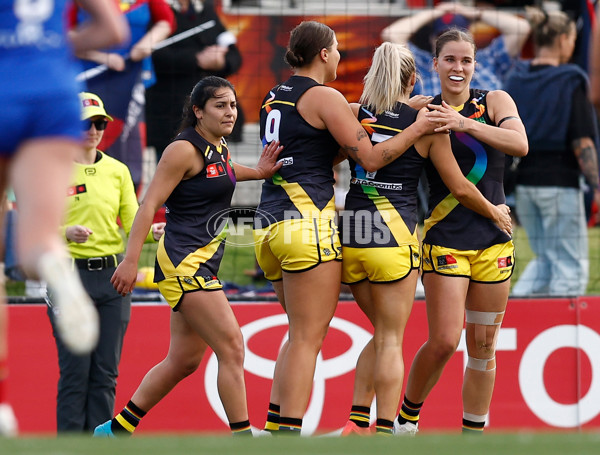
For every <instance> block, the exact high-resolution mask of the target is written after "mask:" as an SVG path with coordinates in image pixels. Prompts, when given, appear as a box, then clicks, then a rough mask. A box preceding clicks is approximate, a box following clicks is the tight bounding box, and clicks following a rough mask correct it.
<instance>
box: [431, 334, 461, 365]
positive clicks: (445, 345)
mask: <svg viewBox="0 0 600 455" xmlns="http://www.w3.org/2000/svg"><path fill="white" fill-rule="evenodd" d="M459 341H460V339H455V338H454V337H438V338H436V339H435V340H434V341H433V343H432V348H433V349H432V353H433V356H434V357H435V360H436V362H438V363H445V362H447V361H448V360H449V359H450V357H452V356H453V355H454V353H455V352H456V349H457V348H458V342H459Z"/></svg>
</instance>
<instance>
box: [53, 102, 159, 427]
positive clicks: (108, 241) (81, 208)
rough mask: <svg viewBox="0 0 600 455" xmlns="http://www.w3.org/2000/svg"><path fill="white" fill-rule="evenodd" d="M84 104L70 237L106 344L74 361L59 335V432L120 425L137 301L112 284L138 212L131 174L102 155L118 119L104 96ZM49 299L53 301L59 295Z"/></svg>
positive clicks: (70, 202) (71, 193) (150, 237)
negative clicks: (117, 416)
mask: <svg viewBox="0 0 600 455" xmlns="http://www.w3.org/2000/svg"><path fill="white" fill-rule="evenodd" d="M79 98H80V101H81V104H82V108H83V110H82V114H81V118H82V120H85V122H84V131H85V142H84V149H82V150H81V151H80V152H79V153H78V155H77V156H76V157H75V163H76V164H75V173H74V178H73V180H72V183H73V185H72V186H71V187H70V189H69V192H68V202H67V204H68V207H67V215H66V223H65V225H64V226H63V233H64V235H65V238H66V240H67V242H68V243H67V247H68V249H69V253H70V254H71V256H72V257H73V264H74V267H75V269H76V270H77V271H78V273H79V276H80V277H81V281H82V282H83V286H84V288H85V290H86V291H87V292H88V294H89V295H90V297H91V298H92V300H93V301H94V304H95V306H96V309H97V310H98V314H99V316H100V338H99V340H98V344H97V346H96V348H95V349H94V350H93V351H92V352H90V353H89V354H85V355H74V354H72V353H71V352H70V351H69V350H68V349H66V347H65V345H64V344H63V343H62V341H61V340H60V339H59V338H58V337H57V336H56V330H54V338H55V341H56V348H57V350H58V365H59V369H60V377H59V380H58V395H57V399H56V401H57V403H56V424H57V429H58V431H59V432H64V431H69V432H81V431H86V432H92V431H93V429H94V428H95V427H96V426H97V425H99V424H101V423H102V422H104V421H106V420H107V419H110V418H111V417H112V414H113V411H114V404H115V388H116V385H117V376H118V373H119V371H118V367H119V360H120V358H121V349H122V346H123V337H124V336H125V330H126V329H127V325H128V323H129V316H130V312H131V295H127V296H125V297H122V296H121V295H120V294H119V293H118V292H117V291H115V289H114V288H113V286H112V284H111V283H110V278H111V277H112V274H113V272H114V271H115V269H116V267H117V265H118V263H119V261H120V260H121V259H122V253H123V250H124V249H125V245H124V243H123V238H122V236H121V232H120V227H119V225H118V224H117V218H118V219H120V220H121V222H122V223H123V227H124V228H125V232H126V233H129V231H130V230H131V225H132V224H133V219H134V217H135V213H136V211H137V208H138V203H137V199H136V196H135V192H134V189H133V182H132V181H131V175H130V174H129V170H128V169H127V166H125V165H124V164H123V163H121V162H119V161H117V160H115V159H114V158H111V157H110V156H107V155H105V154H104V153H103V152H101V151H99V150H98V149H97V146H98V144H99V143H100V141H101V139H102V135H103V134H104V130H105V128H106V126H107V124H108V122H109V121H112V120H113V119H112V117H111V116H110V115H108V114H107V113H106V111H105V110H104V105H103V103H102V100H101V99H100V98H98V97H97V96H96V95H94V94H92V93H80V94H79ZM163 230H164V223H162V224H156V225H154V226H153V227H152V232H151V233H150V234H148V238H147V239H146V240H147V241H152V240H158V239H159V238H160V236H161V235H162V233H163ZM49 296H50V301H52V288H50V292H49ZM48 315H49V317H50V321H51V322H52V326H53V328H54V329H55V314H54V311H53V309H52V308H48Z"/></svg>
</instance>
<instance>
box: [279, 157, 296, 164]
mask: <svg viewBox="0 0 600 455" xmlns="http://www.w3.org/2000/svg"><path fill="white" fill-rule="evenodd" d="M277 162H278V163H283V166H291V165H292V164H294V157H292V156H290V157H288V158H281V159H280V160H279V161H277Z"/></svg>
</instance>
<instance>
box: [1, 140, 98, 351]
mask: <svg viewBox="0 0 600 455" xmlns="http://www.w3.org/2000/svg"><path fill="white" fill-rule="evenodd" d="M78 148H79V145H78V144H77V143H76V142H73V141H69V140H64V139H48V138H44V139H34V140H29V141H27V142H25V143H24V144H23V145H22V146H21V148H20V149H19V151H18V152H17V153H16V155H15V156H14V158H13V161H12V163H11V168H10V179H11V182H10V183H11V184H12V186H13V188H14V190H15V195H16V197H17V206H18V211H19V216H18V221H17V254H18V256H19V259H20V263H21V266H22V268H23V271H24V272H25V273H26V274H27V276H29V277H30V278H34V279H41V280H43V281H46V282H47V283H48V287H49V288H50V289H51V291H52V294H53V297H52V303H53V306H54V310H55V314H56V327H57V329H58V332H59V335H60V337H61V339H62V341H63V343H64V344H65V345H66V346H67V347H68V348H69V350H71V351H72V352H73V353H74V354H86V353H88V352H90V351H91V350H92V349H94V347H95V346H96V343H97V340H98V332H99V321H98V314H97V312H96V308H95V307H94V304H93V303H92V301H91V300H90V298H89V296H88V295H87V293H86V292H85V290H84V289H83V286H82V285H81V281H80V279H79V276H78V274H77V273H75V271H74V270H73V267H72V263H71V262H70V260H69V259H68V255H67V252H66V248H65V245H64V242H63V241H62V240H61V239H60V237H59V235H58V232H59V226H60V225H61V223H62V221H63V216H64V210H65V206H66V194H67V188H68V185H69V182H70V180H71V178H72V168H73V160H74V158H75V155H76V153H77V151H78Z"/></svg>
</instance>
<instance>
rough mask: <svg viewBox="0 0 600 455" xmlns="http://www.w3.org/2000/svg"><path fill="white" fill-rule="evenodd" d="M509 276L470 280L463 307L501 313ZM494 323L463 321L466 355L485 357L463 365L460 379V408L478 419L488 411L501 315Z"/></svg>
mask: <svg viewBox="0 0 600 455" xmlns="http://www.w3.org/2000/svg"><path fill="white" fill-rule="evenodd" d="M509 291H510V280H507V281H505V282H503V283H497V284H482V283H471V285H470V286H469V292H468V293H467V306H466V308H467V310H471V311H478V312H484V313H488V312H490V313H503V312H504V311H505V310H506V305H507V302H508V294H509ZM496 320H497V321H498V324H496V325H482V324H473V323H467V330H466V339H467V351H468V354H469V357H470V358H473V359H481V360H484V361H485V360H488V362H480V363H481V366H480V368H471V367H467V369H466V370H465V377H464V381H463V392H462V393H463V410H464V412H465V413H468V414H471V415H472V416H480V417H481V418H482V419H483V418H484V417H485V416H486V415H487V414H488V412H489V409H490V403H491V401H492V394H493V391H494V383H495V379H496V361H495V356H496V341H497V338H498V334H499V331H500V323H499V322H500V321H501V320H502V316H498V317H497V318H496Z"/></svg>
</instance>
